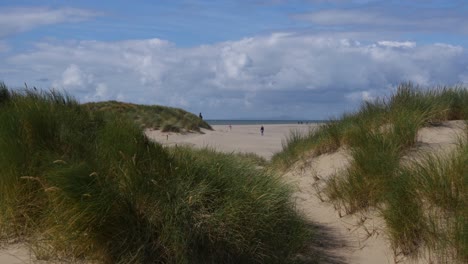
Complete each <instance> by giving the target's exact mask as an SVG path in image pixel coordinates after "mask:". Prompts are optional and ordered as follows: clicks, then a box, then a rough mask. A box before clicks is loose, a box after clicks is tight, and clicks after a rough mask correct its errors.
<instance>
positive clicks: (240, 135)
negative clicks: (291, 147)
mask: <svg viewBox="0 0 468 264" xmlns="http://www.w3.org/2000/svg"><path fill="white" fill-rule="evenodd" d="M317 126H318V125H317V124H308V125H306V124H302V125H299V124H297V125H296V124H287V125H286V124H283V125H264V126H263V127H264V128H265V132H264V135H263V136H262V135H261V134H260V125H235V126H232V129H229V126H227V125H215V126H213V129H214V130H213V131H210V130H206V129H203V130H202V131H203V133H204V134H199V133H186V134H179V133H164V132H161V131H159V130H146V131H145V132H146V134H147V135H148V137H149V138H151V139H153V140H155V141H158V142H159V143H162V144H163V145H169V146H171V145H176V144H178V145H188V146H194V147H199V148H203V147H209V148H214V149H217V150H219V151H223V152H243V153H248V152H252V153H256V154H258V155H260V156H262V157H264V158H266V159H270V158H271V156H273V154H274V153H275V152H279V151H281V149H282V142H283V141H284V139H285V138H286V137H287V136H288V135H289V134H290V131H295V130H296V131H299V132H301V133H306V132H308V131H309V130H311V129H315V128H316V127H317Z"/></svg>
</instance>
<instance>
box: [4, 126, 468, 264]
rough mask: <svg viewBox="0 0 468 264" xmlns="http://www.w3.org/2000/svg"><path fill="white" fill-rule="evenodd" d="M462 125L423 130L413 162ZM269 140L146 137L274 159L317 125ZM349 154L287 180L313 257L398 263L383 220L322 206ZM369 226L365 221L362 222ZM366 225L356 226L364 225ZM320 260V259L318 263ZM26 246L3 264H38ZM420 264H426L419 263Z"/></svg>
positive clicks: (447, 143) (447, 141) (450, 139)
mask: <svg viewBox="0 0 468 264" xmlns="http://www.w3.org/2000/svg"><path fill="white" fill-rule="evenodd" d="M464 126H465V125H464V123H463V122H462V121H450V122H445V123H443V124H441V126H439V127H431V128H423V129H421V131H420V133H419V134H418V140H419V147H418V148H417V149H415V150H412V152H413V154H411V153H410V154H409V155H410V156H415V157H416V156H417V154H418V153H420V152H421V150H423V151H432V152H434V151H439V150H440V151H450V150H453V149H454V147H455V146H456V143H457V142H458V139H459V138H460V137H461V136H462V135H463V133H462V129H463V128H464ZM264 127H265V134H264V135H263V136H261V135H260V125H236V126H233V127H232V130H230V129H229V127H228V126H221V125H217V126H213V128H214V130H213V131H210V130H203V133H204V134H198V133H187V134H177V133H163V132H160V131H153V130H147V131H145V132H146V134H147V135H148V137H149V138H151V139H153V140H155V141H158V142H160V143H162V144H163V145H176V144H183V145H189V146H193V147H199V148H203V147H211V148H214V149H217V150H219V151H223V152H253V153H256V154H258V155H260V156H262V157H264V158H266V159H270V158H271V157H272V155H273V154H274V153H275V152H278V151H280V150H281V148H282V142H283V140H284V139H285V138H286V137H287V135H288V134H289V133H290V131H291V130H297V131H300V132H302V133H307V132H308V131H309V130H310V129H315V128H316V127H317V125H316V124H315V125H264ZM349 159H350V158H349V155H348V153H347V151H346V149H340V150H339V151H337V152H335V153H331V154H325V155H321V156H319V157H316V158H312V159H309V160H306V161H301V162H298V163H297V164H296V165H295V166H293V168H292V169H291V170H290V171H289V172H288V173H286V174H285V175H284V179H285V181H287V182H289V183H290V184H292V185H294V186H295V187H296V192H295V194H294V197H295V198H296V203H297V208H298V210H299V211H301V212H302V213H303V214H304V215H305V216H306V218H307V219H308V220H310V221H311V222H312V223H313V225H314V226H315V227H317V230H318V231H317V232H318V236H319V237H320V239H319V240H320V241H318V242H317V241H316V242H314V243H313V245H311V251H320V252H322V254H321V259H320V260H319V263H395V262H396V261H402V262H406V261H405V260H400V259H398V260H395V259H394V257H393V253H392V251H391V250H390V247H389V244H388V242H387V241H386V239H385V235H384V234H383V232H382V228H383V223H382V221H381V220H380V219H379V217H369V215H372V214H371V213H370V214H367V216H366V217H364V216H356V215H354V216H343V217H341V216H340V215H339V213H338V211H337V210H335V208H333V207H332V206H330V204H328V203H324V202H322V201H321V199H320V197H319V195H318V193H317V190H318V188H317V187H319V186H320V184H323V182H324V180H326V179H327V178H329V177H330V176H332V175H333V174H335V173H336V172H337V171H339V170H343V169H345V168H346V166H348V164H349ZM363 220H365V221H363ZM362 222H364V224H363V225H357V223H362ZM316 257H317V256H316V255H315V256H314V258H316ZM30 259H31V258H30V253H29V251H28V250H27V248H26V247H25V246H24V245H18V244H17V245H10V246H8V247H6V248H3V249H2V248H0V264H13V263H33V262H32V261H31V260H30ZM419 263H426V262H425V261H419Z"/></svg>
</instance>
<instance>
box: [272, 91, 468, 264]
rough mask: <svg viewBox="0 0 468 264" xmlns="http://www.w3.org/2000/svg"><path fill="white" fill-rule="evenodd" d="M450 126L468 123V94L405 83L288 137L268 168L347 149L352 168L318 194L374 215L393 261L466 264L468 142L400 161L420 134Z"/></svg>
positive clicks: (346, 207)
mask: <svg viewBox="0 0 468 264" xmlns="http://www.w3.org/2000/svg"><path fill="white" fill-rule="evenodd" d="M454 119H457V120H458V119H464V120H467V119H468V89H466V88H463V87H454V88H446V87H444V88H435V89H432V90H423V89H420V88H419V87H414V86H413V85H412V84H402V85H400V87H399V88H398V90H397V92H396V93H395V94H394V95H392V96H391V97H390V98H388V99H387V100H376V101H374V102H365V103H364V104H363V106H362V107H361V109H360V110H359V111H357V112H356V113H353V114H347V115H344V116H343V117H342V118H341V119H339V120H334V121H333V122H330V123H327V124H325V125H323V126H321V127H320V128H319V129H318V130H317V131H312V132H311V133H309V134H308V135H301V134H299V133H292V134H291V135H290V137H289V138H288V140H287V142H286V144H285V145H284V149H283V151H282V152H280V153H278V154H276V155H275V156H274V157H273V161H272V162H273V166H274V167H276V168H283V169H284V168H287V167H289V166H290V165H291V164H293V163H294V162H296V161H297V160H298V159H300V158H301V157H304V156H307V155H309V156H316V155H319V154H321V153H326V152H332V151H335V150H337V149H338V148H339V147H341V146H345V147H346V148H347V149H348V150H349V152H350V155H351V158H352V161H351V164H350V166H349V167H348V168H347V169H346V170H345V171H343V172H341V173H338V174H337V175H335V176H334V177H332V178H330V179H329V180H328V181H327V184H326V186H325V188H324V190H323V192H324V194H325V195H326V196H327V197H328V199H329V201H330V202H331V203H333V204H334V205H335V207H336V208H338V209H339V210H341V211H344V212H345V213H348V214H353V213H356V212H361V213H365V212H368V211H369V210H371V211H377V212H379V213H380V215H381V216H382V217H383V219H384V220H385V223H386V231H387V235H388V237H389V238H390V241H391V244H392V247H393V249H394V251H395V254H396V255H397V256H404V257H414V258H417V257H419V256H420V255H421V254H422V253H423V252H425V250H427V251H428V252H429V254H430V255H433V259H435V260H437V261H441V262H444V263H445V262H457V261H458V262H460V263H466V262H468V257H467V256H468V248H467V247H468V238H467V233H468V230H467V228H468V220H467V218H466V217H467V215H468V211H467V206H466V200H467V194H468V160H467V158H468V156H467V153H468V145H467V143H463V144H461V145H460V147H459V149H458V150H457V151H456V152H455V153H454V154H450V155H448V154H445V156H434V155H432V156H426V157H425V158H422V159H419V160H411V159H410V160H406V161H405V162H402V158H403V157H405V156H406V155H407V154H408V153H409V152H408V150H410V149H412V148H414V147H415V146H416V143H417V133H418V130H419V129H420V128H422V127H424V126H432V125H437V124H439V123H441V122H442V121H447V120H454ZM441 155H444V154H441Z"/></svg>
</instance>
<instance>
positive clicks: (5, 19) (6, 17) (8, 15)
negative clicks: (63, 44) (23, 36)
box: [0, 7, 99, 38]
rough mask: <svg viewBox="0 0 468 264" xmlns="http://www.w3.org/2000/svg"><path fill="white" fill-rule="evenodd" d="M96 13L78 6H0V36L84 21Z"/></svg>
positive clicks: (96, 14)
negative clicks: (55, 7) (52, 7)
mask: <svg viewBox="0 0 468 264" xmlns="http://www.w3.org/2000/svg"><path fill="white" fill-rule="evenodd" d="M98 15H99V13H97V12H94V11H90V10H85V9H78V8H59V9H51V8H42V7H41V8H30V7H23V8H0V38H4V37H6V36H9V35H12V34H16V33H19V32H23V31H27V30H31V29H33V28H37V27H40V26H44V25H51V24H58V23H64V22H80V21H85V20H88V19H90V18H93V17H95V16H98Z"/></svg>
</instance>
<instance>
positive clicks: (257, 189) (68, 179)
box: [0, 86, 309, 263]
mask: <svg viewBox="0 0 468 264" xmlns="http://www.w3.org/2000/svg"><path fill="white" fill-rule="evenodd" d="M0 124H1V126H0V240H1V241H5V240H6V241H18V240H19V241H25V242H26V243H27V244H28V245H30V246H31V247H32V249H33V252H34V255H35V256H36V257H38V258H39V259H42V260H49V261H59V262H60V261H97V262H98V263H289V262H291V261H294V256H295V255H296V253H297V252H298V251H299V250H300V249H301V248H302V247H303V243H304V241H305V240H306V239H308V236H309V235H308V232H307V230H306V227H305V223H304V221H303V220H302V218H301V217H300V216H298V215H297V213H296V211H295V210H294V205H293V202H292V201H291V197H290V196H291V191H290V189H289V188H288V187H287V186H285V185H284V184H283V183H281V182H280V181H279V179H278V178H276V177H275V176H273V175H271V174H269V173H268V172H267V171H265V170H259V169H257V168H256V167H255V165H254V164H253V163H252V162H249V161H245V158H243V157H237V156H236V155H229V154H220V153H216V152H213V151H209V150H198V151H196V150H192V149H187V148H174V149H165V148H163V147H161V146H160V145H159V144H156V143H153V142H150V141H149V140H148V139H147V138H146V137H145V136H144V134H143V132H142V131H141V128H140V127H138V126H136V125H135V124H134V123H133V122H130V121H128V120H127V119H122V118H118V117H115V116H112V115H107V116H105V117H104V116H103V114H102V113H101V112H96V111H89V109H88V108H87V107H83V106H82V105H80V104H78V103H77V102H76V101H74V100H73V99H71V98H68V97H64V96H63V95H61V94H58V93H54V92H41V93H37V92H34V91H23V92H12V91H8V90H7V89H6V87H5V86H2V87H0Z"/></svg>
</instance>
